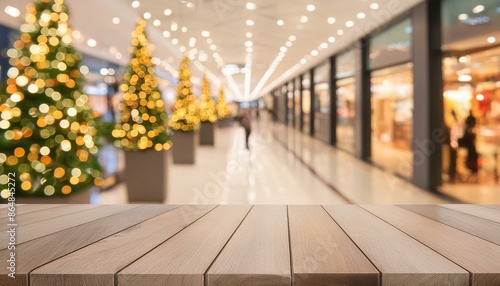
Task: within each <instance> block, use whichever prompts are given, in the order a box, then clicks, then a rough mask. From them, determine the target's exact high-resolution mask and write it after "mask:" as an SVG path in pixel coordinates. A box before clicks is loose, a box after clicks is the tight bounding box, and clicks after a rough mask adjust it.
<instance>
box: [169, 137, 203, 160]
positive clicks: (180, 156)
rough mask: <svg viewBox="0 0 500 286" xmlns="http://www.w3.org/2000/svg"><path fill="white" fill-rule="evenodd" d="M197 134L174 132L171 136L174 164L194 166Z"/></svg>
mask: <svg viewBox="0 0 500 286" xmlns="http://www.w3.org/2000/svg"><path fill="white" fill-rule="evenodd" d="M197 137H198V134H197V133H195V132H182V131H176V132H175V133H174V136H172V142H173V144H174V145H173V147H172V152H173V154H174V164H194V162H195V157H196V145H197V142H198V140H197V139H198V138H197Z"/></svg>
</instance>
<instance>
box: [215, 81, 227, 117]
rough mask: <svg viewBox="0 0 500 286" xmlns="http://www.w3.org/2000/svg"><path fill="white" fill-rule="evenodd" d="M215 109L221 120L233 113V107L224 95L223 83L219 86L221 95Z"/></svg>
mask: <svg viewBox="0 0 500 286" xmlns="http://www.w3.org/2000/svg"><path fill="white" fill-rule="evenodd" d="M215 111H216V113H217V117H218V118H219V120H221V119H224V118H226V117H228V116H229V115H231V109H230V108H229V105H228V104H227V102H226V98H225V96H224V86H223V85H222V84H221V85H220V87H219V97H218V98H217V104H216V105H215Z"/></svg>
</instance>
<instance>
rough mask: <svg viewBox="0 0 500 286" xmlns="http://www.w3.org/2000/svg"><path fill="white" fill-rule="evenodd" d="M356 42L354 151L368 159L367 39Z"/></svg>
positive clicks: (362, 157)
mask: <svg viewBox="0 0 500 286" xmlns="http://www.w3.org/2000/svg"><path fill="white" fill-rule="evenodd" d="M356 44H357V45H356V46H357V48H356V50H355V54H356V63H355V65H356V70H355V72H356V73H355V74H356V76H355V79H356V103H355V106H354V108H355V112H356V120H355V122H354V126H355V131H354V132H355V134H354V138H355V143H354V148H355V151H354V152H355V155H356V157H358V158H359V159H362V160H368V159H369V158H370V156H371V91H370V84H371V83H370V72H369V70H368V53H369V49H368V48H369V47H368V44H369V41H368V39H361V40H359V41H358V42H357V43H356Z"/></svg>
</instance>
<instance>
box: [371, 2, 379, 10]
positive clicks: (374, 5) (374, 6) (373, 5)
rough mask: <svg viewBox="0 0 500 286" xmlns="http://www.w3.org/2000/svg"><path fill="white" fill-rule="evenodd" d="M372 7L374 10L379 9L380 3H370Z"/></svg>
mask: <svg viewBox="0 0 500 286" xmlns="http://www.w3.org/2000/svg"><path fill="white" fill-rule="evenodd" d="M370 8H371V9H373V10H377V9H378V8H379V5H378V3H372V4H370Z"/></svg>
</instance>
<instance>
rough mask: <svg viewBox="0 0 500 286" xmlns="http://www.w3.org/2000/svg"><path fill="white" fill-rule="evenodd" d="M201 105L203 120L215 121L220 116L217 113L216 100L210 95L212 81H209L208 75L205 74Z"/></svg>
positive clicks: (202, 84) (201, 118) (201, 117)
mask: <svg viewBox="0 0 500 286" xmlns="http://www.w3.org/2000/svg"><path fill="white" fill-rule="evenodd" d="M199 106H200V120H201V122H210V123H214V122H216V121H217V119H218V118H217V115H216V114H215V100H214V99H213V98H212V96H211V95H210V82H209V81H208V78H207V76H206V75H205V76H203V81H202V83H201V95H200V99H199Z"/></svg>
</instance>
